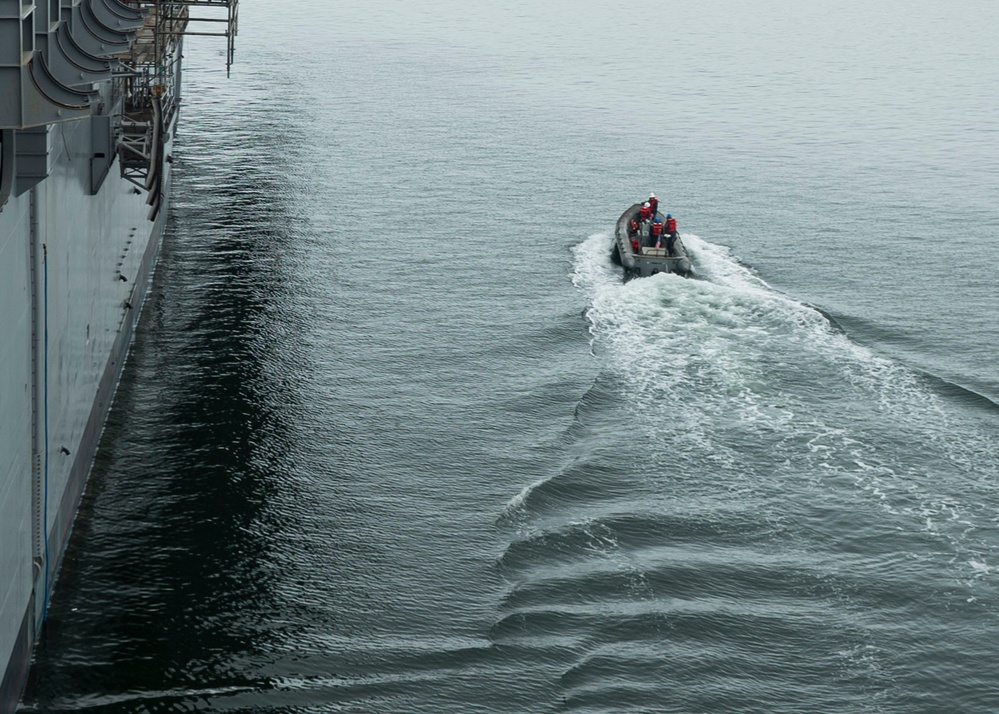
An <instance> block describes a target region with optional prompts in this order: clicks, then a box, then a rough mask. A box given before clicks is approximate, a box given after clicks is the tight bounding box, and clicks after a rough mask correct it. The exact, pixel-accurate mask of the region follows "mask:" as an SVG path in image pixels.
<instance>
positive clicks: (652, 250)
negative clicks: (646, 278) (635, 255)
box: [642, 246, 669, 258]
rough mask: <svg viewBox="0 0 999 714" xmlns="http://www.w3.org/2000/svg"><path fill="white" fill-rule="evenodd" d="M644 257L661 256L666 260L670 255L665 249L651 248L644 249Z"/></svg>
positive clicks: (644, 247)
mask: <svg viewBox="0 0 999 714" xmlns="http://www.w3.org/2000/svg"><path fill="white" fill-rule="evenodd" d="M642 255H661V256H663V257H664V258H665V257H666V256H667V255H669V253H667V252H666V249H665V248H652V247H649V246H643V247H642Z"/></svg>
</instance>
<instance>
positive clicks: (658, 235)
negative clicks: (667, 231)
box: [649, 216, 663, 248]
mask: <svg viewBox="0 0 999 714" xmlns="http://www.w3.org/2000/svg"><path fill="white" fill-rule="evenodd" d="M650 233H651V236H650V237H649V241H650V242H651V243H652V245H654V246H655V247H656V248H662V246H663V222H662V220H661V219H660V218H659V217H658V216H657V217H656V220H654V221H652V230H651V231H650Z"/></svg>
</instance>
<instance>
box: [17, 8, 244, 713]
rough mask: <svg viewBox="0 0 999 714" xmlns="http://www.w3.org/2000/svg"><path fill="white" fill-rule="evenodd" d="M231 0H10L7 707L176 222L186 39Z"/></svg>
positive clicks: (209, 25) (214, 31)
mask: <svg viewBox="0 0 999 714" xmlns="http://www.w3.org/2000/svg"><path fill="white" fill-rule="evenodd" d="M237 18H238V0H177V1H173V0H158V1H155V0H0V714H6V713H7V712H12V711H13V710H14V709H15V707H16V706H17V701H18V699H19V697H20V694H21V691H22V688H23V686H24V682H25V679H26V676H27V672H28V667H29V663H30V659H31V653H32V649H33V647H34V645H35V643H36V642H37V641H38V640H39V637H40V636H42V634H43V632H44V630H43V626H44V623H45V618H46V614H47V608H48V604H49V601H50V599H51V597H52V592H53V588H54V585H55V581H56V576H57V575H58V572H59V564H60V561H61V558H62V555H63V552H64V550H65V547H66V542H67V540H68V538H69V535H70V532H71V530H72V527H73V520H74V517H75V515H76V511H77V506H78V504H79V501H80V497H81V495H82V493H83V489H84V486H85V484H86V482H87V477H88V475H89V472H90V469H91V466H92V464H93V461H94V455H95V452H96V450H97V444H98V440H99V437H100V434H101V430H102V428H103V426H104V422H105V419H106V417H107V414H108V411H109V409H110V407H111V402H112V400H113V398H114V394H115V389H116V387H117V385H118V381H119V377H120V375H121V372H122V366H123V364H124V362H125V359H126V357H127V356H128V351H129V346H130V344H131V341H132V334H133V331H134V329H135V326H136V323H137V322H138V319H139V313H140V311H141V309H142V305H143V301H144V299H145V296H146V293H147V291H148V288H149V284H150V280H151V278H152V274H153V270H154V267H155V264H156V258H157V254H158V252H159V247H160V243H161V239H162V235H163V228H164V225H165V223H166V215H167V206H168V203H169V198H170V183H171V163H172V153H171V152H172V147H173V142H174V137H175V134H176V132H177V124H178V117H179V110H180V103H181V91H180V90H181V76H182V51H183V47H184V40H185V37H187V36H189V35H213V36H217V37H224V38H226V39H225V41H226V43H227V52H226V54H225V63H226V72H227V73H228V71H229V67H230V65H231V64H232V60H233V54H234V44H233V43H234V38H235V35H236V30H237Z"/></svg>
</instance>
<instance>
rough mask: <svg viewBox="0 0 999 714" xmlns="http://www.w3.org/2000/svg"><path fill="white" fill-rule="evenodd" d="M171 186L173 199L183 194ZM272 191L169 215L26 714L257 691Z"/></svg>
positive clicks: (260, 184)
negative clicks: (252, 664) (216, 691)
mask: <svg viewBox="0 0 999 714" xmlns="http://www.w3.org/2000/svg"><path fill="white" fill-rule="evenodd" d="M180 173H181V175H180V178H179V179H178V184H179V185H178V194H179V195H181V196H184V195H191V194H193V193H196V191H195V190H193V189H192V187H191V186H190V185H186V186H185V184H189V181H185V179H184V172H183V171H181V172H180ZM192 173H193V172H192ZM270 183H271V182H270V181H269V180H268V177H267V176H266V175H264V174H263V173H262V172H259V171H255V170H252V169H251V170H245V171H243V172H242V173H241V174H240V175H238V176H229V177H223V178H222V179H220V183H219V185H218V186H217V188H216V190H215V191H214V192H213V193H212V195H211V196H209V197H207V200H205V197H203V196H198V197H194V196H192V197H191V198H190V199H189V200H191V201H192V203H191V204H190V205H188V206H184V208H183V210H178V211H177V212H176V215H175V216H174V217H173V221H172V223H171V227H170V229H169V230H168V234H167V236H166V239H165V248H164V252H163V255H162V257H161V263H160V267H159V273H158V274H157V286H156V288H155V289H154V292H153V294H152V295H151V296H150V299H149V303H148V304H147V311H146V313H145V315H144V317H143V326H142V329H140V331H139V333H138V335H137V338H136V343H135V345H134V349H133V354H132V359H131V361H130V362H129V364H128V366H127V368H126V373H125V376H124V379H123V382H122V386H121V389H120V391H119V394H118V401H117V403H116V405H115V408H114V410H113V412H112V415H111V418H110V421H109V423H108V426H107V429H106V431H105V434H104V437H103V441H102V444H101V449H100V453H99V455H98V458H97V461H96V464H95V468H94V473H93V476H92V480H91V483H90V486H89V488H88V491H87V493H86V495H85V497H84V503H83V505H82V508H81V511H80V515H79V518H78V519H77V523H76V528H75V532H74V535H73V538H72V541H71V543H70V546H69V549H68V551H67V553H66V557H65V561H64V565H63V569H62V573H61V577H60V580H59V583H58V586H57V592H56V596H55V598H54V600H53V602H52V605H51V608H50V611H49V618H48V623H47V626H46V635H45V637H44V638H43V640H42V643H41V645H40V646H39V648H38V650H37V653H36V661H35V665H34V667H33V669H32V672H31V675H30V681H29V684H28V689H27V692H26V695H25V699H24V705H25V706H26V707H28V708H29V709H31V708H37V710H40V711H51V710H58V709H65V708H80V707H83V708H87V709H88V710H92V711H137V710H138V709H137V708H136V707H137V706H138V707H139V708H142V707H146V708H148V707H154V708H155V706H158V705H155V704H154V702H156V701H159V702H160V704H161V705H162V704H165V702H167V701H170V700H174V701H176V700H177V699H178V698H187V697H190V696H197V695H198V694H197V692H198V691H200V692H204V691H206V688H207V689H213V688H221V689H225V690H231V689H232V688H236V689H237V690H238V689H243V688H258V687H262V686H267V685H266V683H265V682H263V681H261V680H259V679H255V678H254V677H253V675H252V674H251V673H250V672H249V671H248V669H249V668H248V666H247V665H246V663H245V662H246V660H248V659H250V658H251V657H252V653H253V651H254V648H255V647H256V646H258V645H259V644H260V643H261V641H262V640H263V639H264V638H265V637H266V635H267V633H266V627H267V624H266V623H267V621H268V620H269V619H270V618H269V617H267V614H268V613H270V612H271V611H272V608H273V605H272V604H271V602H272V599H271V597H270V587H271V578H270V576H269V573H270V572H272V570H271V569H270V568H269V566H268V533H269V532H270V531H271V530H273V527H272V525H271V524H270V523H269V522H268V519H267V516H266V514H265V512H264V509H265V505H266V503H267V500H268V496H269V495H270V494H271V493H272V491H273V489H274V488H275V486H274V483H275V475H276V473H277V470H278V469H279V468H280V467H279V462H280V459H281V455H282V453H283V450H284V449H283V446H282V445H283V444H286V443H287V439H286V437H284V436H283V434H284V428H283V426H282V421H281V416H280V415H279V414H278V413H277V412H276V410H275V409H273V408H271V407H270V406H268V405H269V403H270V402H269V401H268V398H267V397H268V395H269V394H271V393H273V392H274V391H275V387H274V386H272V385H271V384H270V382H269V380H270V379H271V378H270V377H269V376H268V374H267V371H266V369H265V362H266V358H267V354H268V339H269V338H268V331H269V327H268V324H269V323H268V320H269V315H270V312H269V311H270V307H271V302H272V301H273V300H274V299H275V296H277V295H279V293H280V290H281V287H280V285H279V284H278V283H279V279H278V277H277V271H276V267H277V265H276V264H277V262H278V256H279V252H280V249H281V244H282V243H283V242H284V239H285V238H286V237H287V236H286V235H282V231H285V230H287V229H286V228H284V227H282V226H286V225H287V221H282V219H281V216H282V212H283V208H282V205H281V203H280V200H279V198H278V196H279V192H278V191H277V190H275V187H274V186H273V185H270ZM262 195H266V196H267V200H266V201H262V200H261V196H262ZM194 201H197V203H194ZM247 613H254V614H253V615H247ZM191 688H193V689H196V690H197V691H190V689H191ZM140 693H141V694H140ZM138 700H144V701H145V702H146V703H145V704H141V705H140V704H139V702H138ZM142 710H146V709H142Z"/></svg>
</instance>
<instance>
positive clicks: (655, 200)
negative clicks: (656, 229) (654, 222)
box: [649, 198, 659, 216]
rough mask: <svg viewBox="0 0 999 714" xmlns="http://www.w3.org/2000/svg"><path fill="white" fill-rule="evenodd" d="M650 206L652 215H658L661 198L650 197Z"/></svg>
mask: <svg viewBox="0 0 999 714" xmlns="http://www.w3.org/2000/svg"><path fill="white" fill-rule="evenodd" d="M649 208H651V209H652V215H653V216H654V215H656V211H658V210H659V199H658V198H650V199H649Z"/></svg>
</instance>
